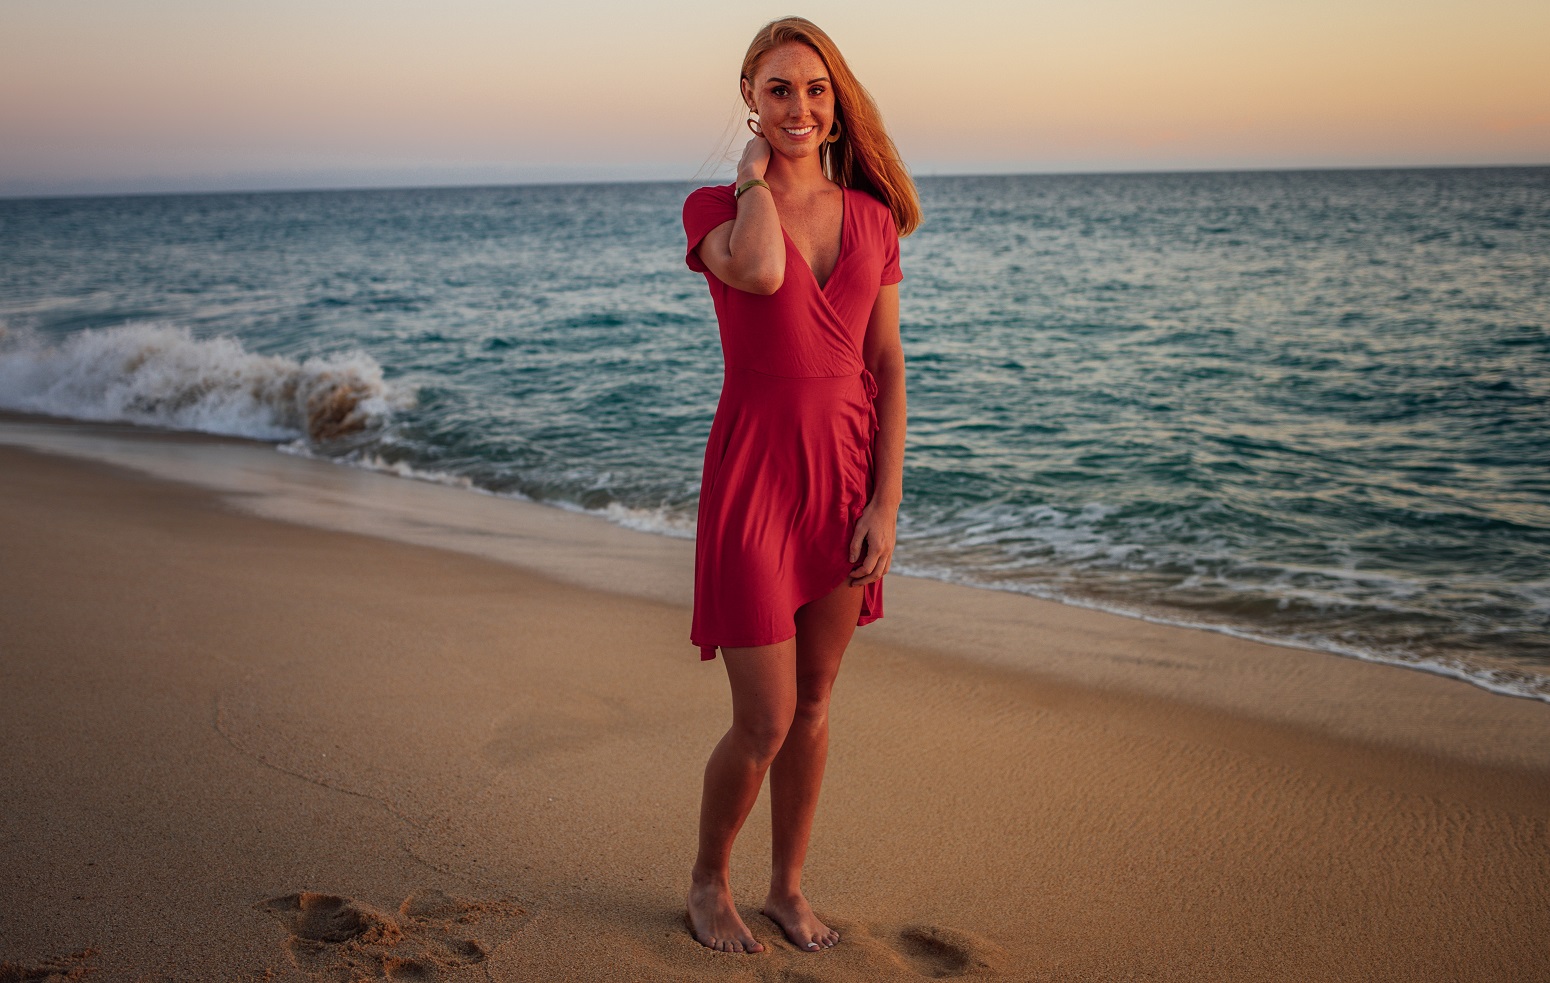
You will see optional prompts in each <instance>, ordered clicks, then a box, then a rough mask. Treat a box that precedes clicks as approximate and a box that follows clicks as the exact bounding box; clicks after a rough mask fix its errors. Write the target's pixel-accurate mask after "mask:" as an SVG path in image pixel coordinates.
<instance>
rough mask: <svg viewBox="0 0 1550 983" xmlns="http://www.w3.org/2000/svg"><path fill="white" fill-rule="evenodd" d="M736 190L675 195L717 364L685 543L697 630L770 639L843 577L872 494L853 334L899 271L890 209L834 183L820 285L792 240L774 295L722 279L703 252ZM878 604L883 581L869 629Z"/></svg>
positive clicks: (732, 642)
mask: <svg viewBox="0 0 1550 983" xmlns="http://www.w3.org/2000/svg"><path fill="white" fill-rule="evenodd" d="M732 191H733V188H732V186H731V185H726V186H721V187H710V188H700V189H699V190H697V191H695V192H693V193H692V194H690V195H689V198H688V200H687V201H686V202H684V210H683V220H684V231H685V233H686V234H687V235H688V239H689V249H688V256H687V259H688V263H689V268H690V269H692V270H696V271H698V272H700V273H703V274H705V279H706V282H707V283H708V284H709V286H710V295H711V299H712V300H713V301H714V303H715V307H716V321H717V323H718V324H719V326H720V329H721V352H722V358H723V362H724V369H725V375H724V376H723V379H722V385H721V397H720V400H719V401H718V403H717V405H716V416H715V420H714V422H712V424H711V428H710V439H709V441H708V442H707V443H706V446H705V469H704V472H703V475H702V478H701V482H700V509H699V520H698V525H697V535H696V540H695V548H694V618H693V624H692V627H691V629H690V635H689V637H690V641H691V643H692V644H694V645H697V646H699V649H700V657H701V658H702V659H714V658H715V657H716V649H717V648H718V647H720V646H733V647H740V646H749V645H770V644H773V643H775V642H781V641H785V640H786V639H788V638H791V637H793V636H794V635H795V634H796V622H795V620H794V619H795V615H796V611H797V609H798V608H799V607H801V606H802V605H804V604H806V603H808V602H809V601H814V600H817V599H818V598H820V597H824V596H825V595H827V594H828V593H829V592H831V591H832V590H834V589H835V588H836V587H838V586H839V585H840V584H841V583H843V582H845V580H846V579H847V578H848V577H849V576H850V569H851V566H852V564H851V563H850V555H849V550H850V537H851V535H852V533H853V532H854V531H855V523H856V520H857V519H858V518H860V516H861V513H862V511H863V510H864V509H865V508H866V504H867V502H868V501H869V500H870V499H871V495H872V489H873V483H874V474H873V440H874V435H875V434H876V432H877V414H876V412H875V410H874V408H873V400H874V398H875V397H876V395H877V383H876V381H875V380H874V379H873V378H872V374H871V373H870V372H868V371H867V368H866V365H865V363H864V362H863V360H862V343H863V341H864V340H865V338H866V330H867V322H868V321H869V320H870V318H871V313H872V306H873V304H874V302H875V301H876V299H877V294H878V291H879V290H880V289H881V287H882V286H883V285H885V284H890V283H898V282H899V281H900V280H901V279H903V273H902V272H901V271H900V269H899V236H898V232H897V229H896V227H895V225H894V221H893V214H892V212H890V211H889V209H888V208H887V206H885V205H883V204H882V203H881V202H879V201H878V200H877V199H876V198H873V197H872V196H871V195H869V194H867V193H866V192H864V191H860V190H857V189H854V188H846V189H843V200H844V217H843V219H842V222H841V232H840V253H839V258H838V259H837V260H836V261H835V264H834V270H833V272H832V273H830V274H829V279H828V280H827V281H825V282H824V284H823V285H822V286H820V285H819V284H818V281H817V279H816V278H815V277H814V276H813V272H812V270H811V268H809V267H808V265H807V261H806V260H805V259H804V258H803V257H802V254H801V252H800V251H798V250H797V248H796V245H795V244H794V243H793V242H792V241H791V237H790V236H787V235H785V233H784V231H782V233H781V234H782V236H783V237H784V238H785V243H786V276H785V279H784V281H783V282H782V284H781V287H780V289H779V290H777V291H776V292H775V293H773V294H771V295H769V296H762V295H759V294H752V293H747V292H745V291H742V290H738V289H737V288H735V287H730V286H728V285H726V284H725V283H723V282H721V280H720V279H719V278H717V277H716V275H715V274H714V273H712V272H711V271H710V270H709V268H707V267H706V266H705V264H704V263H703V262H701V261H700V257H699V253H698V252H697V250H698V247H699V245H700V241H701V240H703V239H704V238H705V236H706V234H707V233H709V232H710V231H711V230H712V229H714V228H716V227H717V226H719V225H721V224H722V223H724V222H730V221H732V220H733V219H734V218H736V217H737V203H736V200H735V199H734V197H733V194H732ZM882 615H883V584H882V581H877V582H876V583H872V584H869V585H867V586H866V588H864V596H863V599H862V604H861V616H860V618H859V619H858V620H857V624H859V625H865V624H868V623H870V622H872V621H875V620H877V619H878V618H880V617H882Z"/></svg>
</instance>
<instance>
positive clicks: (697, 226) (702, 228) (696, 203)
mask: <svg viewBox="0 0 1550 983" xmlns="http://www.w3.org/2000/svg"><path fill="white" fill-rule="evenodd" d="M735 218H737V199H736V198H735V197H733V195H732V188H731V187H730V186H726V187H711V188H699V189H697V190H695V191H693V192H691V193H690V194H689V197H688V199H687V200H686V201H685V202H684V234H685V235H687V236H688V237H689V249H688V251H687V252H686V253H685V254H684V261H685V262H687V263H688V264H689V269H691V270H693V271H695V272H696V273H707V272H709V270H710V268H709V267H707V266H706V265H705V264H704V262H702V261H701V260H700V254H699V252H698V250H699V248H700V242H701V241H702V240H703V239H704V238H705V237H706V236H707V235H709V234H710V230H711V229H714V228H715V227H716V226H718V225H722V224H724V223H726V222H730V221H732V220H733V219H735Z"/></svg>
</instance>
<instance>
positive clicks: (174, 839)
mask: <svg viewBox="0 0 1550 983" xmlns="http://www.w3.org/2000/svg"><path fill="white" fill-rule="evenodd" d="M19 427H21V425H20V424H16V423H14V422H8V423H6V424H4V425H3V426H0V431H4V436H3V438H0V444H3V445H4V446H0V533H3V535H0V541H4V542H5V543H6V556H7V562H6V563H4V564H0V623H3V624H4V625H5V626H6V628H7V631H6V633H5V634H6V641H5V643H4V646H5V660H4V663H3V672H4V676H5V681H6V686H5V688H4V692H6V694H7V696H8V700H7V703H8V711H9V712H8V713H7V714H5V715H3V717H0V733H3V734H4V739H5V742H6V746H7V747H8V748H11V749H13V753H12V754H11V755H9V756H8V757H7V763H6V766H5V779H6V780H5V782H4V783H3V784H0V800H3V801H4V804H5V809H4V814H5V815H6V816H7V817H8V821H7V827H6V830H5V835H6V842H7V853H8V855H10V856H11V857H13V858H15V862H13V863H11V864H8V865H4V866H5V867H6V869H4V870H0V900H3V901H4V904H0V972H4V971H7V970H9V969H11V968H17V969H19V970H21V971H30V970H37V969H44V968H54V969H55V970H56V971H58V972H60V974H61V975H63V973H64V972H66V971H69V970H72V969H79V970H81V971H82V972H87V971H92V972H96V971H100V972H102V973H103V975H104V977H105V978H113V979H119V978H125V979H130V978H141V977H147V976H151V977H155V978H169V979H190V980H196V979H198V980H203V979H236V978H269V979H284V980H311V979H327V978H335V977H337V976H338V975H339V974H341V973H355V974H357V975H359V974H365V975H368V976H392V975H394V974H398V975H411V976H417V977H418V978H429V977H435V978H438V979H473V978H480V977H482V978H488V979H496V980H532V979H544V980H561V979H578V980H580V979H601V978H619V977H622V978H631V979H642V980H658V979H660V980H688V979H707V978H711V979H721V978H726V979H728V980H753V979H777V978H805V979H809V980H820V981H821V980H845V981H855V983H872V981H883V980H898V979H913V978H921V977H927V978H929V977H952V976H964V975H973V976H979V977H993V978H1004V979H1009V980H1034V979H1038V980H1060V981H1066V980H1069V981H1078V980H1106V979H1117V978H1134V977H1144V978H1149V979H1158V980H1181V981H1182V980H1194V979H1202V978H1211V979H1259V980H1305V979H1313V978H1316V979H1329V980H1347V979H1349V980H1396V981H1398V980H1408V979H1415V978H1425V977H1427V976H1431V975H1442V976H1446V977H1448V978H1456V979H1468V980H1475V979H1478V980H1482V981H1483V980H1491V979H1506V978H1511V979H1520V978H1521V979H1527V978H1536V976H1537V975H1538V974H1542V972H1543V964H1542V953H1541V951H1540V945H1539V941H1540V940H1541V939H1543V938H1544V937H1545V935H1546V934H1547V933H1550V877H1546V876H1545V875H1546V872H1550V837H1547V836H1546V833H1547V822H1550V819H1547V817H1550V740H1546V737H1547V735H1550V707H1546V706H1545V705H1544V704H1541V703H1537V702H1533V701H1527V700H1502V699H1500V698H1499V697H1496V696H1494V695H1492V694H1489V693H1487V692H1485V691H1483V690H1480V689H1478V688H1476V687H1472V686H1469V685H1467V684H1463V683H1459V682H1456V681H1452V680H1447V679H1443V678H1441V677H1436V676H1431V675H1428V674H1424V673H1414V672H1403V671H1400V670H1397V669H1392V668H1389V667H1384V666H1377V665H1373V664H1369V663H1362V662H1356V661H1354V660H1349V659H1342V658H1340V657H1337V656H1328V655H1324V654H1321V653H1313V652H1300V650H1295V649H1283V648H1275V649H1273V650H1271V649H1269V648H1268V647H1263V646H1255V645H1253V644H1252V643H1247V642H1242V641H1240V640H1235V639H1231V638H1229V637H1227V636H1220V635H1215V634H1212V633H1206V632H1198V631H1189V630H1186V629H1171V628H1165V627H1164V626H1155V625H1147V624H1146V623H1144V622H1137V621H1135V620H1133V619H1126V618H1122V617H1119V616H1115V615H1099V614H1098V613H1096V612H1090V611H1083V610H1081V609H1076V608H1070V607H1067V606H1064V605H1059V604H1055V603H1053V602H1036V601H1034V600H1033V599H1029V598H1021V597H1017V596H1014V595H1006V594H999V593H995V592H988V591H975V590H971V589H969V588H953V587H952V585H943V584H940V583H937V582H931V581H911V580H910V579H909V578H900V583H901V584H903V585H904V586H903V587H901V588H900V589H899V590H898V591H897V592H896V593H895V594H894V595H893V596H892V597H891V598H890V600H891V602H893V606H892V607H891V608H890V612H891V613H890V615H889V616H888V617H886V618H884V619H883V620H882V621H879V622H877V623H876V624H875V625H873V626H869V627H868V628H866V629H863V630H860V631H858V632H857V635H856V641H855V642H853V644H852V651H851V654H850V655H849V656H848V657H847V666H846V671H845V673H843V674H842V676H841V680H840V684H839V688H838V690H837V692H836V708H835V721H834V727H835V739H834V745H833V752H832V754H831V757H830V765H829V772H830V774H829V779H828V781H827V783H826V787H825V802H824V805H823V807H822V808H821V809H820V814H819V822H818V827H817V829H816V831H815V840H814V845H813V852H812V854H811V859H810V867H809V876H808V886H809V890H810V892H811V893H812V894H813V896H814V900H815V903H816V904H817V907H818V910H819V911H820V913H821V914H824V915H825V916H826V917H828V918H829V919H831V923H832V924H835V925H836V926H837V927H838V928H839V929H840V930H841V931H842V933H843V935H844V941H843V942H842V943H841V945H840V946H839V947H837V948H836V949H834V950H830V951H828V952H826V953H822V954H816V955H813V954H806V953H801V952H798V951H797V950H796V949H795V948H794V947H792V946H790V945H789V944H786V943H784V942H783V941H782V940H780V939H779V938H778V932H775V933H774V934H772V926H771V925H770V924H769V923H768V922H767V921H766V920H764V919H762V918H760V917H758V916H757V915H756V914H754V911H755V908H754V907H752V903H753V902H754V901H755V899H756V898H757V897H760V896H762V894H761V892H760V891H759V890H758V885H759V882H760V877H761V876H767V874H768V861H767V858H766V857H765V855H764V850H765V849H766V847H767V842H768V840H767V838H768V820H767V816H766V815H765V813H764V810H763V808H762V807H759V808H756V809H755V812H754V815H753V816H752V817H750V820H749V823H748V827H747V829H746V831H745V833H744V835H743V837H742V838H741V839H740V840H739V844H738V849H737V852H736V854H735V874H734V878H735V879H734V887H735V889H736V890H737V891H738V895H739V898H740V900H742V901H744V902H745V903H746V904H745V906H744V907H745V911H744V914H745V917H746V918H747V919H748V920H749V923H750V926H751V927H752V928H753V929H754V931H755V932H756V933H757V934H759V935H760V937H761V939H763V940H764V941H765V942H766V943H767V944H770V951H769V952H768V953H766V954H763V955H760V956H754V957H739V956H731V955H726V954H718V953H712V952H709V951H708V950H705V949H703V948H702V947H700V946H698V945H697V944H696V943H694V942H693V940H692V939H690V938H689V937H688V934H687V932H686V931H685V930H684V928H683V925H682V912H681V903H682V888H683V881H684V879H685V877H686V873H685V872H686V870H687V864H688V858H689V857H690V856H691V855H692V842H693V816H694V814H695V805H696V802H697V796H698V779H699V774H698V768H699V766H700V765H701V763H702V760H703V757H704V753H705V752H707V751H708V749H709V747H710V746H711V744H713V743H714V741H715V739H716V737H717V736H718V735H719V732H720V729H721V728H722V727H724V726H725V704H726V700H727V697H726V687H725V682H724V680H723V679H722V678H721V673H720V672H719V670H711V669H708V668H706V667H703V666H701V664H700V663H699V662H698V660H697V658H696V653H695V651H694V649H693V647H692V646H690V645H689V644H688V640H687V628H688V613H687V610H686V609H685V608H684V607H683V605H682V603H681V600H675V599H673V596H674V595H675V594H676V593H679V592H681V590H682V584H683V582H685V581H687V574H686V573H685V574H684V575H683V577H682V579H681V580H678V581H675V580H673V578H672V575H671V571H672V570H673V569H674V568H673V567H672V566H671V564H675V563H678V562H679V561H680V559H681V557H680V556H679V554H677V553H675V552H674V549H675V548H676V549H677V550H680V551H681V550H682V549H683V547H684V546H686V545H687V544H686V543H685V542H684V541H673V540H668V539H666V538H665V537H653V536H649V535H648V534H644V533H632V532H630V531H629V530H624V529H619V528H618V527H612V526H608V525H607V524H606V523H603V522H597V521H595V520H594V519H592V518H591V517H588V516H580V515H574V514H569V513H564V512H561V511H560V510H557V509H551V508H547V507H544V506H537V505H530V506H528V507H527V508H517V507H516V506H521V505H524V503H520V502H515V501H513V500H507V499H497V498H493V497H490V496H469V495H457V494H453V491H454V490H452V489H447V488H444V487H442V486H434V485H425V484H423V483H420V482H404V481H399V480H396V479H390V478H388V477H387V476H385V475H380V474H373V473H371V472H360V471H353V470H352V469H345V468H338V467H335V466H333V465H328V464H323V463H321V462H316V461H305V460H304V459H295V458H290V457H288V456H286V455H280V454H275V453H273V452H272V451H270V450H268V449H259V448H256V447H253V446H250V445H247V442H238V441H235V440H233V441H231V442H230V443H229V445H228V444H227V443H224V442H222V441H221V439H220V438H210V439H206V438H200V437H183V436H181V435H179V436H175V437H172V438H170V439H165V440H139V439H131V440H128V441H125V440H124V439H122V438H121V437H104V436H103V435H102V434H100V433H99V434H95V435H94V434H92V433H90V432H89V431H90V430H91V429H93V428H91V427H89V426H84V427H77V428H75V429H76V431H77V432H76V434H75V439H76V441H77V443H76V444H75V447H74V451H73V452H72V453H71V454H62V453H59V452H58V450H57V448H56V451H55V452H54V453H44V452H40V451H38V450H36V449H30V450H29V449H25V448H19V447H17V446H15V445H16V443H17V442H18V441H19V440H20V438H19V437H18V428H19ZM56 437H57V433H56ZM31 439H33V440H34V441H37V440H41V438H40V437H36V436H34V437H33V438H31ZM93 441H97V442H99V443H98V444H92V442H93ZM126 445H127V446H126ZM88 451H92V452H93V453H99V454H109V455H110V456H116V458H117V461H115V462H107V463H104V462H102V461H94V460H81V459H80V458H81V457H82V456H85V455H87V453H88ZM125 460H130V461H133V460H138V461H139V462H140V466H139V468H138V470H136V469H130V470H126V468H125V466H124V465H123V463H121V462H123V461H125ZM152 464H154V465H155V468H157V469H162V470H173V471H178V472H179V473H181V474H182V476H183V480H180V481H174V480H171V479H169V478H168V477H166V476H163V477H151V476H148V475H147V474H146V473H145V471H146V470H147V468H149V467H151V465H152ZM223 482H224V483H225V487H224V490H223V489H222V488H221V487H219V486H221V485H222V483H223ZM211 485H215V486H217V487H215V488H212V487H210V486H211ZM459 503H461V504H459ZM471 503H478V504H471ZM427 507H429V508H430V511H425V509H426V508H427ZM438 510H440V511H438ZM491 510H493V511H491ZM325 521H326V522H331V523H346V524H350V525H353V526H354V527H355V528H354V529H353V530H350V531H342V530H339V529H330V528H325V527H324V524H325ZM414 537H419V538H422V539H424V540H425V542H423V543H416V542H412V541H410V540H411V539H412V538H414ZM567 537H570V538H567ZM448 543H455V544H457V546H456V547H455V549H449V548H447V546H446V544H448ZM428 544H441V545H439V546H435V547H433V548H428ZM479 550H483V551H484V552H485V555H474V554H475V552H476V551H479ZM511 557H516V558H517V559H518V560H519V561H520V562H513V561H512V559H511ZM664 564H666V565H664ZM539 568H541V569H544V570H545V571H547V575H545V574H540V573H538V572H535V570H536V569H539ZM643 571H644V572H645V573H646V574H647V575H649V576H648V579H646V580H644V581H642V580H639V579H637V578H638V577H639V576H641V574H642V572H643ZM890 579H891V578H890ZM582 581H588V582H595V583H612V584H624V585H625V586H627V587H628V588H629V590H624V591H608V590H604V589H602V588H598V587H588V586H585V585H584V584H583V583H582ZM987 595H988V596H987ZM890 619H893V625H892V626H891V627H889V628H888V629H887V630H878V629H880V628H882V627H883V626H884V625H887V624H888V622H889V621H890ZM1030 634H1033V635H1035V636H1036V637H1037V641H1038V645H1039V650H1038V651H1036V652H1030V651H1029V648H1028V638H1029V636H1030ZM1269 654H1273V655H1274V656H1275V658H1273V659H1271V658H1266V657H1264V656H1267V655H1269ZM1032 657H1036V658H1034V661H1033V662H1032V663H1031V664H1029V659H1030V658H1032ZM712 665H714V664H712ZM1381 672H1387V673H1390V674H1391V676H1392V679H1386V680H1384V684H1383V685H1381V686H1377V687H1375V686H1373V685H1372V684H1373V682H1374V681H1375V680H1376V679H1377V678H1378V677H1377V676H1376V674H1377V673H1381ZM212 939H220V940H221V941H220V943H219V944H211V940H212ZM24 978H25V977H24Z"/></svg>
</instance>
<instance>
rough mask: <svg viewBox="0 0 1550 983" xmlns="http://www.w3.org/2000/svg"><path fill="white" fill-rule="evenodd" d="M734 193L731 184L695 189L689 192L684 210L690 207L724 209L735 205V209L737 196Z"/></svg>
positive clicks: (711, 185)
mask: <svg viewBox="0 0 1550 983" xmlns="http://www.w3.org/2000/svg"><path fill="white" fill-rule="evenodd" d="M732 192H733V186H732V185H730V184H710V185H706V186H705V187H703V188H695V189H694V190H693V191H691V192H689V197H688V198H685V199H684V208H686V209H687V208H689V207H690V206H699V207H704V206H715V207H722V206H725V205H733V206H734V207H735V206H736V204H737V196H736V195H735V194H733V193H732Z"/></svg>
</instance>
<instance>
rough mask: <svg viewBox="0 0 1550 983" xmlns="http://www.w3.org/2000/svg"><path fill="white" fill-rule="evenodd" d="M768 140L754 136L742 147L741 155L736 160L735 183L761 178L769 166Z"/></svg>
mask: <svg viewBox="0 0 1550 983" xmlns="http://www.w3.org/2000/svg"><path fill="white" fill-rule="evenodd" d="M770 152H771V151H770V142H769V141H768V140H766V139H764V138H763V137H754V138H753V139H752V140H749V141H748V143H747V144H746V145H744V147H743V157H742V159H741V160H739V161H738V162H737V183H738V184H742V183H743V182H744V181H753V180H762V179H763V178H764V172H765V170H767V169H768V168H769V166H770Z"/></svg>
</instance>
